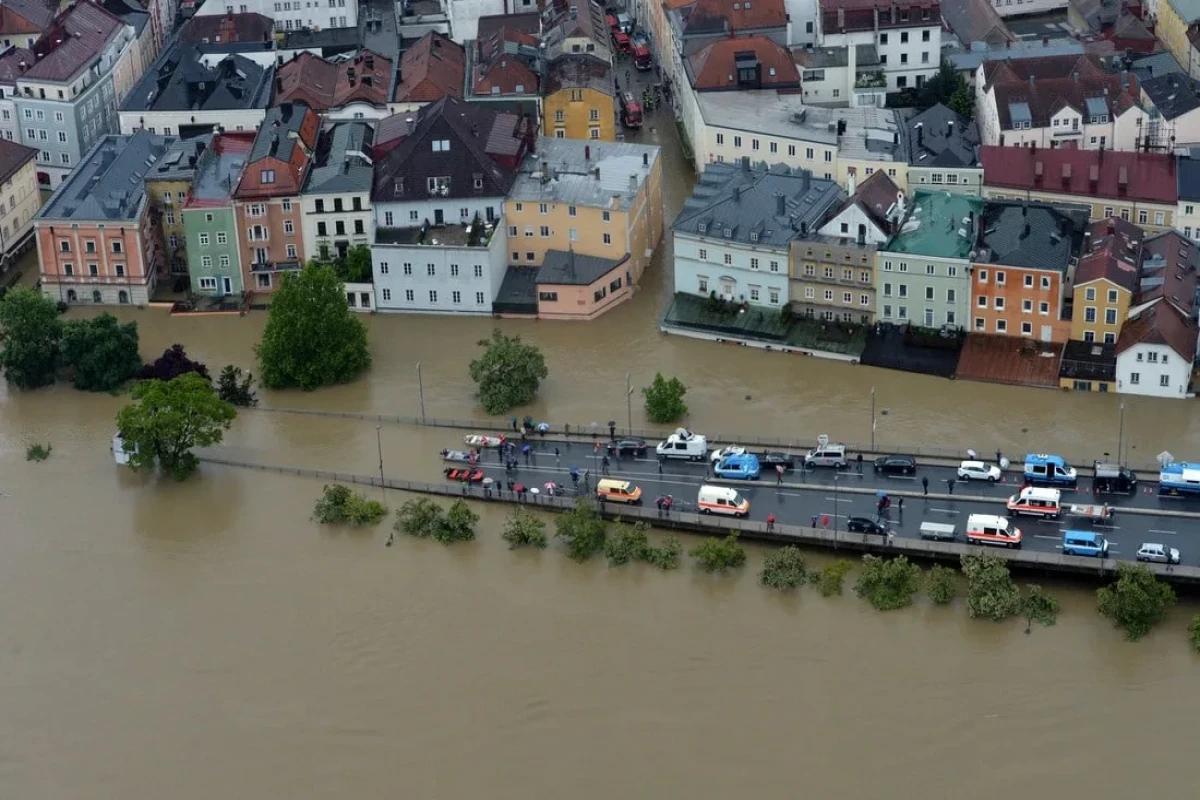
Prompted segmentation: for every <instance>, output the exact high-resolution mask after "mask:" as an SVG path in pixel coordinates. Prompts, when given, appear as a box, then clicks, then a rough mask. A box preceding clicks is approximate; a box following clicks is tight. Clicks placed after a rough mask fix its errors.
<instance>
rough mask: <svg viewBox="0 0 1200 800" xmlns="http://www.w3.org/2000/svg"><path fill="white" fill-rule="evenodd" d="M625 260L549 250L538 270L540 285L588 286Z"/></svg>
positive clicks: (571, 251) (572, 251)
mask: <svg viewBox="0 0 1200 800" xmlns="http://www.w3.org/2000/svg"><path fill="white" fill-rule="evenodd" d="M622 260H623V259H617V260H616V261H614V260H612V259H611V258H598V257H596V256H581V255H579V254H578V253H576V252H575V251H574V250H547V251H546V256H545V258H543V259H542V266H541V267H540V268H539V269H538V274H537V282H538V285H543V284H547V283H553V284H558V285H559V286H564V285H566V286H587V285H588V284H591V283H595V282H596V281H598V280H600V279H601V278H603V277H604V276H605V275H607V274H608V273H609V272H612V270H613V268H614V267H616V266H618V265H620V263H621V261H622Z"/></svg>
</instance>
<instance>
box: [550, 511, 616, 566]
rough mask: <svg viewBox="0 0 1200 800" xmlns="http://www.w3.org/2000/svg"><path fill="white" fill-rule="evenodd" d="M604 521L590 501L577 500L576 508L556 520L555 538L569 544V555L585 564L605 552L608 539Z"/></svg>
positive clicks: (560, 515)
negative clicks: (606, 539)
mask: <svg viewBox="0 0 1200 800" xmlns="http://www.w3.org/2000/svg"><path fill="white" fill-rule="evenodd" d="M606 528H607V526H606V525H605V522H604V519H603V518H602V517H601V516H600V513H599V512H598V511H597V510H596V506H595V505H594V504H593V503H592V502H591V501H590V500H588V499H586V498H583V497H580V498H577V499H576V500H575V507H574V508H572V509H571V510H570V511H567V512H566V513H564V514H559V515H558V517H556V518H555V520H554V536H555V538H557V539H563V540H564V541H566V543H567V554H568V555H569V556H570V557H571V558H573V559H574V560H576V561H578V562H580V563H583V562H584V561H587V560H588V559H589V558H591V557H592V556H594V555H596V554H597V553H600V552H603V550H604V540H605V538H606V535H605V534H606Z"/></svg>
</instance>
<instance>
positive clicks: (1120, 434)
mask: <svg viewBox="0 0 1200 800" xmlns="http://www.w3.org/2000/svg"><path fill="white" fill-rule="evenodd" d="M1124 440H1125V404H1124V403H1121V422H1120V425H1119V426H1118V427H1117V461H1119V462H1121V463H1122V464H1124V463H1125V457H1124V455H1123V454H1122V451H1121V446H1122V443H1123V442H1124Z"/></svg>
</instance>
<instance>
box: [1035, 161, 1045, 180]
mask: <svg viewBox="0 0 1200 800" xmlns="http://www.w3.org/2000/svg"><path fill="white" fill-rule="evenodd" d="M1044 173H1045V165H1044V164H1043V163H1042V162H1041V161H1035V162H1034V163H1033V179H1034V181H1035V182H1037V183H1041V182H1042V175H1043V174H1044Z"/></svg>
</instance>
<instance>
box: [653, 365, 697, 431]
mask: <svg viewBox="0 0 1200 800" xmlns="http://www.w3.org/2000/svg"><path fill="white" fill-rule="evenodd" d="M685 394H687V387H686V386H684V385H683V381H681V380H679V378H671V379H670V380H668V379H666V378H664V377H663V375H662V373H661V372H656V373H655V374H654V380H653V381H651V383H650V385H649V386H647V387H646V388H644V389H642V395H643V396H644V397H645V398H646V418H647V419H649V420H650V421H651V422H653V423H654V424H656V425H663V424H666V423H669V422H678V421H679V420H681V419H683V418H684V417H686V416H687V413H688V407H687V403H684V402H683V396H684V395H685Z"/></svg>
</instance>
